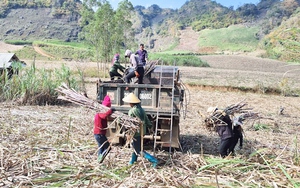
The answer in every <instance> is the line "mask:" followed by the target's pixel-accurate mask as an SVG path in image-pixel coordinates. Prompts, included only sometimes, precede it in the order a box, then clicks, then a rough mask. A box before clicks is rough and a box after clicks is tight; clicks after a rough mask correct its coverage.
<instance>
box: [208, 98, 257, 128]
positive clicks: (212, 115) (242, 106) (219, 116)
mask: <svg viewBox="0 0 300 188" xmlns="http://www.w3.org/2000/svg"><path fill="white" fill-rule="evenodd" d="M247 105H248V104H247V103H245V102H243V101H241V102H239V103H237V104H233V105H229V106H227V107H226V108H225V109H223V110H220V109H217V108H216V107H213V108H210V110H208V113H209V116H208V117H206V118H205V120H204V124H205V126H206V128H208V129H210V130H211V129H215V128H216V127H217V126H225V125H227V123H225V122H224V121H223V118H224V117H225V116H239V120H240V121H244V120H246V119H256V118H259V115H258V113H255V112H253V111H252V110H253V108H246V106H247Z"/></svg>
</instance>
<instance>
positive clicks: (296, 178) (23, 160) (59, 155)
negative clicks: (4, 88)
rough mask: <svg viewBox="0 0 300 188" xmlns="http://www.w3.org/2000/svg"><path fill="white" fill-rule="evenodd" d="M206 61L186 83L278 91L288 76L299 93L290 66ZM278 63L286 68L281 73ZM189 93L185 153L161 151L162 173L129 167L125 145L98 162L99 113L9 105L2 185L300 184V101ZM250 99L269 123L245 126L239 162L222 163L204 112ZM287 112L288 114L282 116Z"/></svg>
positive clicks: (1, 139) (4, 117) (142, 164)
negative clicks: (96, 128) (95, 123)
mask: <svg viewBox="0 0 300 188" xmlns="http://www.w3.org/2000/svg"><path fill="white" fill-rule="evenodd" d="M202 58H203V59H205V60H206V61H207V62H208V63H209V64H210V65H211V67H210V68H191V67H182V68H180V69H181V73H182V75H181V79H182V80H183V82H184V83H202V82H203V85H211V86H237V87H255V86H256V85H257V84H258V83H260V82H261V83H262V84H263V86H272V87H275V86H276V87H278V85H277V84H278V82H279V81H281V80H282V78H283V75H285V76H288V84H289V85H288V86H289V87H290V88H293V89H297V88H299V85H298V84H299V72H298V73H296V71H295V72H293V71H291V72H289V73H288V74H285V73H286V72H287V71H289V70H291V69H290V68H291V67H293V69H297V68H294V66H288V65H287V64H285V63H281V62H277V61H276V62H274V61H272V60H271V61H264V60H262V59H257V58H254V57H245V56H243V57H242V56H241V57H240V56H239V57H236V56H223V57H222V56H205V57H202ZM219 58H221V59H219ZM268 62H269V63H270V64H267V63H268ZM37 63H38V62H37ZM57 64H59V62H57ZM249 64H251V66H249ZM73 65H74V66H75V64H73ZM37 66H42V65H37ZM53 66H54V65H53V64H52V65H51V67H53ZM71 66H72V65H71ZM274 66H277V67H278V68H277V69H274ZM283 67H285V68H286V69H284V68H283ZM87 79H89V78H87ZM91 80H92V81H91V83H88V84H87V91H88V96H89V97H91V98H95V91H96V88H95V87H96V85H95V83H93V82H94V81H93V79H91ZM188 88H189V92H188V93H189V105H188V112H187V116H186V118H185V119H184V118H182V119H181V122H180V126H181V144H182V148H183V151H182V152H181V151H176V152H174V153H173V154H172V155H171V156H169V155H168V154H167V153H165V152H163V151H159V152H158V153H157V157H158V159H159V165H158V167H157V168H155V169H153V168H152V167H151V166H150V164H149V162H147V161H145V160H143V159H142V158H140V157H139V159H138V163H137V164H135V165H133V166H128V161H129V159H130V156H131V151H132V150H131V149H130V148H123V147H121V146H114V147H113V148H112V151H111V152H110V154H109V155H108V157H107V158H106V159H105V161H104V162H103V163H102V164H98V163H97V156H96V151H97V145H96V142H95V140H94V137H93V118H94V114H95V112H94V111H92V110H89V109H86V108H83V107H80V106H76V105H69V106H15V105H13V104H8V103H1V107H0V109H1V112H2V113H1V114H0V124H1V125H0V129H1V135H0V143H1V144H0V154H1V161H0V171H1V175H0V186H3V187H32V186H33V187H47V186H54V187H299V186H300V155H299V151H300V148H299V141H300V140H299V136H298V135H299V127H300V122H299V120H300V115H299V114H300V108H299V102H300V99H299V97H285V96H283V95H278V94H276V95H272V94H268V95H267V94H264V93H263V92H242V91H238V90H230V89H228V88H227V89H226V90H219V89H216V88H214V87H211V88H210V89H209V90H208V89H205V88H204V87H201V86H199V87H198V86H194V87H188ZM244 99H245V100H246V101H247V103H248V105H249V107H252V108H254V111H255V112H258V113H259V114H260V116H261V117H263V118H262V119H259V120H256V121H247V122H246V123H245V124H244V127H243V128H244V131H245V142H244V147H243V148H242V149H238V150H237V151H236V152H237V155H236V156H235V157H234V158H232V157H229V158H227V159H221V158H220V157H219V156H218V153H217V146H218V143H219V138H218V136H217V135H216V133H213V132H209V131H208V130H206V129H205V128H204V126H203V121H204V118H203V117H202V116H200V115H199V113H202V114H205V113H206V109H207V108H208V107H209V106H218V107H220V108H222V107H223V108H224V107H226V106H228V105H231V104H235V103H237V102H240V101H242V100H244ZM281 109H284V110H283V111H282V113H281V114H279V111H280V110H281ZM257 125H259V126H257ZM149 152H151V150H150V149H149Z"/></svg>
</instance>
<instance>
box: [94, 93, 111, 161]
mask: <svg viewBox="0 0 300 188" xmlns="http://www.w3.org/2000/svg"><path fill="white" fill-rule="evenodd" d="M102 105H104V106H107V107H111V101H110V98H109V96H108V95H107V96H105V97H104V100H103V101H102ZM113 111H114V109H113V108H110V109H109V110H108V111H107V112H105V113H96V115H95V118H94V137H95V139H96V141H97V144H98V147H99V150H98V161H99V162H102V158H103V156H104V155H105V152H107V149H108V147H109V143H108V140H107V138H106V136H105V134H106V129H107V117H108V116H110V115H111V114H112V113H113Z"/></svg>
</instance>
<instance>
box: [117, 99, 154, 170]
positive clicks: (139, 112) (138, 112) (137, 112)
mask: <svg viewBox="0 0 300 188" xmlns="http://www.w3.org/2000/svg"><path fill="white" fill-rule="evenodd" d="M123 101H124V102H127V103H129V105H130V107H131V109H130V110H129V112H128V115H129V116H131V117H137V118H139V119H140V120H141V122H142V123H143V133H145V132H146V128H147V127H150V128H151V127H152V123H151V122H150V120H149V119H148V116H147V114H146V112H145V110H144V109H143V108H142V107H141V104H140V103H141V101H140V99H138V97H137V96H136V95H135V94H133V93H130V94H129V95H127V96H126V97H124V98H123ZM132 144H133V148H134V150H135V151H134V152H133V153H132V155H131V160H130V161H129V164H130V165H132V164H133V163H134V162H136V161H137V158H138V154H140V152H141V133H140V132H136V133H135V135H134V139H133V143H132ZM142 152H143V157H145V158H146V159H147V160H148V161H150V162H151V163H152V166H153V167H156V165H157V159H156V158H155V157H154V156H152V155H150V154H149V153H147V152H145V151H142Z"/></svg>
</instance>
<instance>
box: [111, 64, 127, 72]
mask: <svg viewBox="0 0 300 188" xmlns="http://www.w3.org/2000/svg"><path fill="white" fill-rule="evenodd" d="M118 69H119V70H120V71H121V72H124V70H125V67H123V66H122V65H121V64H120V62H119V61H115V62H114V64H113V66H112V67H111V68H110V70H109V72H112V73H118Z"/></svg>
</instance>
